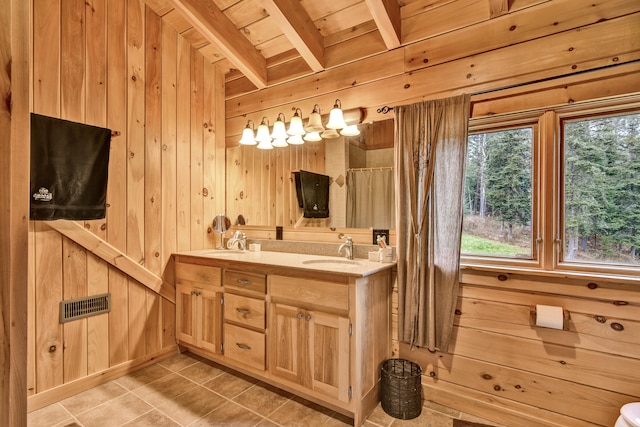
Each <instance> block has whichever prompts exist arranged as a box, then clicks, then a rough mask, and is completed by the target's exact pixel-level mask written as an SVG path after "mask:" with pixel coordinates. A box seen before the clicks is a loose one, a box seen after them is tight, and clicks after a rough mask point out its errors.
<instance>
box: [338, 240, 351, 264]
mask: <svg viewBox="0 0 640 427" xmlns="http://www.w3.org/2000/svg"><path fill="white" fill-rule="evenodd" d="M342 238H343V239H345V242H344V243H343V244H341V245H340V247H339V248H338V253H339V254H340V255H342V253H343V252H344V256H345V258H347V259H353V239H352V238H351V237H349V236H344V237H342Z"/></svg>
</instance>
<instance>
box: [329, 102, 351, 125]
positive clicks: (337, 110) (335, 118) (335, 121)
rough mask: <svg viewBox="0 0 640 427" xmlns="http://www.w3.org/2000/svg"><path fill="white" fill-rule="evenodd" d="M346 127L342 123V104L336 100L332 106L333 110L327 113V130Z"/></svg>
mask: <svg viewBox="0 0 640 427" xmlns="http://www.w3.org/2000/svg"><path fill="white" fill-rule="evenodd" d="M346 126H347V124H346V123H345V122H344V116H343V114H342V102H340V100H339V99H336V102H335V103H334V104H333V108H332V109H331V112H330V113H329V123H327V126H326V127H327V129H343V128H345V127H346Z"/></svg>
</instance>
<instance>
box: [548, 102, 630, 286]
mask: <svg viewBox="0 0 640 427" xmlns="http://www.w3.org/2000/svg"><path fill="white" fill-rule="evenodd" d="M586 104H587V105H584V106H583V108H580V109H576V108H564V109H558V111H557V114H556V117H557V118H556V123H557V126H556V127H557V132H558V137H557V138H556V143H555V147H554V150H555V151H556V153H557V155H556V156H555V157H556V163H555V165H554V183H555V186H556V188H557V191H558V198H557V200H556V209H555V210H556V213H557V221H556V223H555V224H554V226H555V236H556V238H555V240H554V243H555V245H557V247H556V250H555V254H556V256H555V259H554V263H553V269H554V270H558V271H570V272H588V273H596V274H604V275H611V274H616V275H623V276H629V277H640V265H631V264H613V263H597V262H591V263H590V262H577V261H573V262H572V261H565V260H564V250H565V240H564V236H565V229H564V225H565V224H564V222H565V221H564V168H563V167H564V161H565V153H564V123H565V122H567V121H573V120H585V119H589V118H600V117H602V118H604V117H611V116H621V115H625V114H630V113H640V102H638V101H636V102H631V103H615V102H614V103H613V104H610V103H609V102H607V103H604V104H603V103H600V102H598V103H593V102H592V103H586ZM593 104H595V105H593Z"/></svg>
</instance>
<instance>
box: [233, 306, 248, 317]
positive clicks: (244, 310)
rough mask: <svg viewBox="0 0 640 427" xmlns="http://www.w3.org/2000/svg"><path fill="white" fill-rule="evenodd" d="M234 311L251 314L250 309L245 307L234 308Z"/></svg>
mask: <svg viewBox="0 0 640 427" xmlns="http://www.w3.org/2000/svg"><path fill="white" fill-rule="evenodd" d="M236 311H237V312H238V313H240V314H244V315H245V316H246V315H249V314H251V310H247V309H246V308H236Z"/></svg>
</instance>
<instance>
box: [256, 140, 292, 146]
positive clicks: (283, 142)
mask: <svg viewBox="0 0 640 427" xmlns="http://www.w3.org/2000/svg"><path fill="white" fill-rule="evenodd" d="M271 145H272V146H273V147H286V146H287V145H289V144H287V140H286V139H285V138H274V139H273V142H271ZM258 148H260V147H258Z"/></svg>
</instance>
